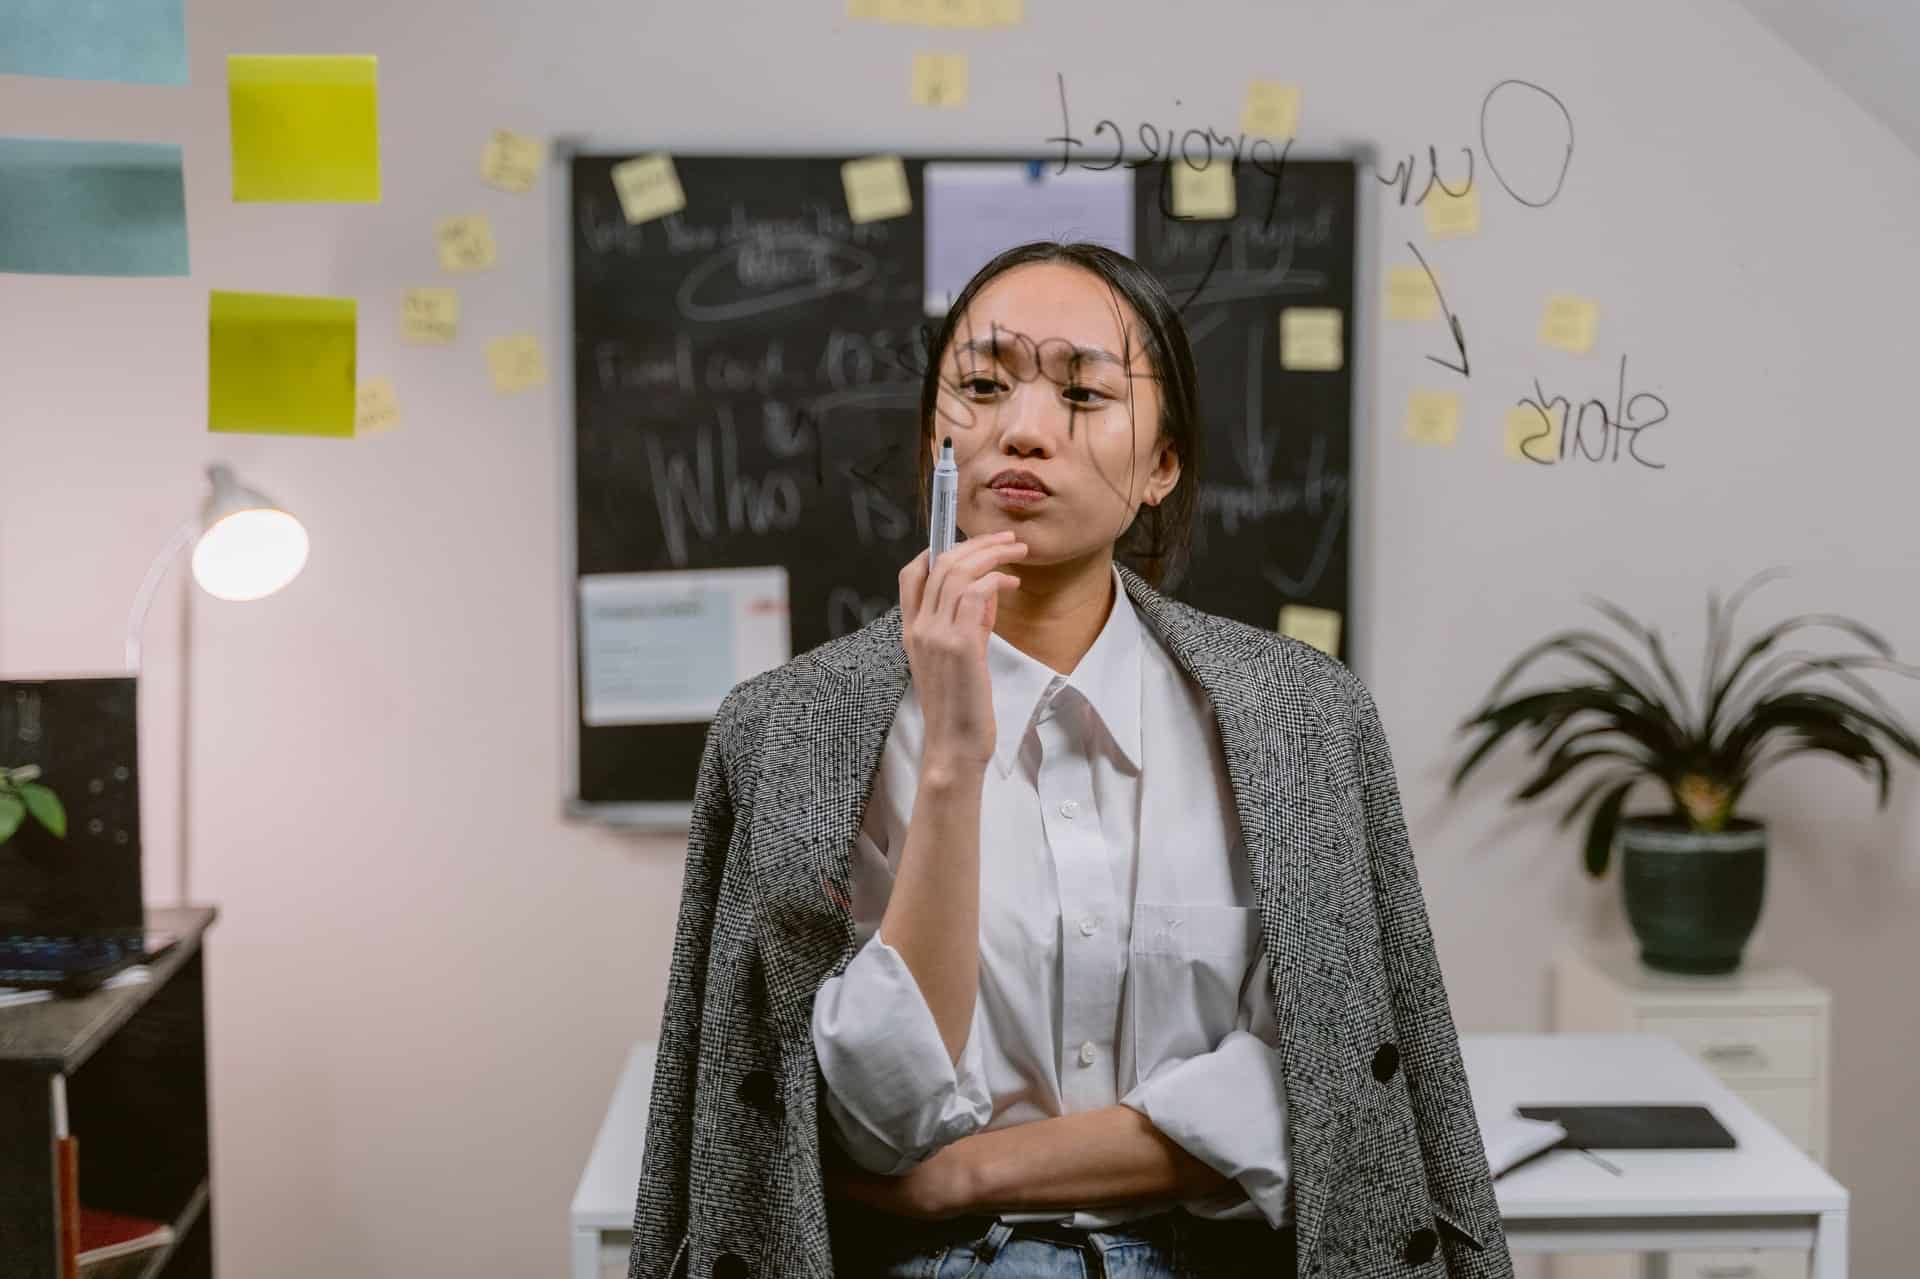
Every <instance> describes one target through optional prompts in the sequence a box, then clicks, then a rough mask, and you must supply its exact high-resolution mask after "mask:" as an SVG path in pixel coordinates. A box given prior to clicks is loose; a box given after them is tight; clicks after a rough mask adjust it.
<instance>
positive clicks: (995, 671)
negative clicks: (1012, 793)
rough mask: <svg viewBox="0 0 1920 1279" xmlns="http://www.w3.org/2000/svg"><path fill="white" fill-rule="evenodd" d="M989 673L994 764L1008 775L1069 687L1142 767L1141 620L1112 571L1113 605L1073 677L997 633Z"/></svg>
mask: <svg viewBox="0 0 1920 1279" xmlns="http://www.w3.org/2000/svg"><path fill="white" fill-rule="evenodd" d="M987 674H988V676H989V677H990V678H991V679H992V681H993V718H994V729H995V747H994V752H993V758H994V763H995V764H996V765H997V766H998V767H999V769H1000V775H1001V776H1002V777H1005V776H1006V775H1007V774H1008V773H1009V772H1011V771H1012V770H1013V765H1014V762H1015V761H1016V760H1017V759H1018V758H1019V755H1020V743H1021V741H1022V740H1023V739H1024V738H1025V737H1026V735H1027V730H1028V729H1030V728H1032V727H1033V722H1034V719H1035V717H1036V716H1037V715H1038V714H1039V713H1040V711H1041V709H1042V707H1043V706H1044V704H1045V702H1046V701H1047V700H1048V699H1049V698H1050V696H1057V695H1058V689H1059V688H1060V687H1064V686H1068V685H1071V686H1072V687H1073V688H1074V689H1075V690H1076V691H1077V692H1078V693H1079V694H1080V695H1081V696H1082V697H1084V698H1086V700H1087V704H1088V705H1090V706H1091V707H1092V708H1093V712H1094V716H1095V718H1096V719H1098V720H1099V722H1100V723H1101V724H1102V725H1103V726H1104V727H1105V728H1106V730H1107V736H1108V737H1110V738H1111V739H1112V741H1113V744H1114V746H1115V747H1117V748H1118V749H1119V751H1120V754H1121V755H1122V756H1124V757H1125V758H1126V761H1127V763H1128V764H1129V765H1131V766H1132V767H1133V768H1134V769H1135V770H1136V771H1138V769H1139V767H1140V697H1141V687H1142V685H1141V681H1140V619H1139V616H1138V614H1137V613H1136V612H1135V611H1134V607H1133V601H1131V600H1129V599H1128V598H1127V588H1126V584H1125V583H1124V582H1122V581H1121V580H1120V573H1119V570H1118V569H1115V570H1113V607H1112V609H1110V610H1109V611H1108V613H1107V621H1106V625H1104V626H1102V627H1101V628H1100V634H1099V635H1097V636H1095V637H1094V641H1093V647H1092V648H1089V649H1088V650H1087V652H1086V655H1085V656H1084V657H1082V658H1081V659H1080V663H1079V665H1077V666H1075V667H1074V668H1073V673H1072V674H1071V675H1062V674H1060V673H1059V672H1058V671H1056V670H1054V669H1053V668H1052V667H1050V666H1048V665H1047V664H1046V663H1045V662H1042V661H1040V660H1039V659H1037V658H1034V657H1029V656H1028V655H1027V654H1025V653H1023V652H1021V651H1020V650H1019V649H1017V648H1015V647H1014V646H1013V645H1011V644H1009V643H1007V641H1005V640H1003V639H1001V638H1000V637H999V636H998V635H995V634H989V635H988V636H987Z"/></svg>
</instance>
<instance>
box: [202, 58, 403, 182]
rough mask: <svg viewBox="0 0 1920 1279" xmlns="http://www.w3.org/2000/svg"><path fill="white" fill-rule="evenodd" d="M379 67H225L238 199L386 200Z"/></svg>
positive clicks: (342, 62)
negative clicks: (382, 185) (382, 189)
mask: <svg viewBox="0 0 1920 1279" xmlns="http://www.w3.org/2000/svg"><path fill="white" fill-rule="evenodd" d="M378 67H379V59H377V58H371V57H282V56H277V55H264V56H261V55H242V54H234V55H232V56H230V57H228V59H227V106H228V111H229V117H230V119H229V124H230V128H231V133H232V150H233V198H234V199H235V200H236V201H242V202H246V201H281V202H317V203H349V204H355V203H357V204H374V203H378V202H379V200H380V129H379V94H378V88H377V84H376V78H377V72H378Z"/></svg>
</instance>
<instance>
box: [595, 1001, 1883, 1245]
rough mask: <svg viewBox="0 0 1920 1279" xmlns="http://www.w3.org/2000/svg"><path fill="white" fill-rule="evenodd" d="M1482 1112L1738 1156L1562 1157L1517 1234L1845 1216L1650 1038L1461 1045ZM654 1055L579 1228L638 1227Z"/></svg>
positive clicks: (1529, 1201)
mask: <svg viewBox="0 0 1920 1279" xmlns="http://www.w3.org/2000/svg"><path fill="white" fill-rule="evenodd" d="M1460 1049H1461V1054H1462V1056H1463V1057H1465V1059H1466V1063H1467V1078H1468V1080H1469V1084H1470V1087H1471V1089H1472V1092H1473V1104H1474V1109H1475V1110H1476V1111H1478V1112H1479V1113H1480V1114H1481V1115H1482V1116H1486V1115H1493V1114H1509V1113H1511V1112H1512V1109H1513V1107H1514V1106H1515V1105H1533V1104H1541V1105H1551V1104H1554V1103H1570V1102H1622V1103H1631V1102H1665V1103H1678V1104H1687V1103H1693V1104H1699V1105H1703V1106H1705V1107H1707V1108H1708V1109H1709V1110H1711V1111H1712V1112H1713V1113H1714V1116H1715V1117H1716V1118H1718V1119H1719V1120H1720V1122H1721V1123H1722V1124H1724V1125H1725V1126H1726V1128H1727V1130H1728V1131H1729V1132H1731V1133H1732V1134H1733V1137H1734V1140H1735V1141H1737V1142H1738V1143H1739V1145H1738V1146H1737V1147H1736V1148H1735V1149H1733V1150H1608V1151H1603V1152H1601V1157H1602V1158H1604V1159H1606V1160H1607V1162H1608V1163H1611V1164H1613V1165H1615V1166H1616V1167H1618V1168H1619V1169H1620V1170H1621V1175H1618V1176H1616V1175H1615V1174H1613V1173H1611V1172H1609V1171H1607V1170H1606V1169H1605V1168H1603V1167H1601V1166H1600V1165H1599V1164H1597V1163H1595V1162H1593V1160H1591V1159H1589V1158H1587V1157H1586V1156H1585V1155H1582V1154H1581V1153H1580V1152H1578V1151H1574V1150H1555V1151H1552V1152H1550V1153H1548V1154H1545V1155H1541V1156H1540V1157H1539V1158H1537V1159H1534V1160H1532V1161H1531V1162H1529V1163H1526V1164H1524V1165H1522V1166H1521V1167H1519V1168H1516V1169H1514V1170H1513V1171H1512V1172H1509V1173H1507V1174H1506V1175H1504V1176H1502V1177H1500V1178H1498V1179H1496V1180H1495V1182H1494V1183H1493V1184H1494V1190H1495V1192H1496V1194H1497V1195H1498V1197H1499V1200H1500V1215H1501V1216H1502V1217H1503V1218H1505V1219H1506V1220H1508V1221H1524V1220H1528V1219H1534V1218H1568V1217H1593V1218H1603V1217H1607V1218H1610V1217H1688V1216H1723V1215H1734V1214H1756V1213H1791V1214H1801V1213H1816V1212H1824V1211H1828V1210H1831V1209H1836V1208H1845V1207H1846V1206H1847V1191H1846V1189H1845V1188H1844V1187H1843V1186H1841V1185H1840V1184H1839V1183H1838V1182H1836V1181H1835V1180H1834V1179H1833V1178H1832V1177H1830V1176H1828V1175H1827V1173H1826V1171H1825V1170H1824V1169H1822V1168H1821V1167H1820V1166H1819V1165H1818V1164H1816V1163H1814V1162H1813V1160H1811V1159H1809V1158H1808V1157H1807V1156H1806V1154H1805V1153H1804V1152H1802V1151H1801V1150H1800V1148H1799V1147H1797V1146H1795V1145H1794V1144H1793V1143H1792V1142H1791V1141H1789V1140H1787V1138H1785V1137H1784V1136H1782V1135H1781V1134H1780V1133H1779V1132H1778V1131H1777V1130H1776V1129H1775V1128H1774V1127H1773V1126H1772V1125H1771V1124H1769V1123H1768V1122H1767V1121H1766V1120H1765V1119H1764V1118H1762V1117H1761V1116H1760V1115H1758V1114H1756V1113H1755V1112H1754V1110H1753V1108H1752V1107H1751V1106H1749V1105H1747V1103H1746V1102H1744V1101H1742V1100H1741V1099H1740V1098H1739V1097H1738V1096H1737V1095H1736V1094H1734V1093H1733V1092H1732V1091H1731V1090H1730V1089H1729V1088H1728V1087H1727V1086H1726V1085H1725V1084H1723V1083H1722V1082H1720V1080H1719V1079H1718V1078H1717V1077H1715V1076H1714V1074H1713V1073H1712V1072H1711V1071H1709V1070H1708V1069H1707V1068H1706V1067H1705V1066H1704V1065H1702V1064H1701V1063H1700V1062H1699V1061H1698V1060H1697V1059H1696V1058H1694V1057H1692V1056H1691V1055H1689V1054H1688V1053H1687V1052H1686V1050H1685V1049H1683V1048H1681V1047H1680V1046H1679V1045H1678V1044H1676V1043H1674V1042H1673V1041H1672V1040H1670V1039H1667V1038H1665V1037H1663V1036H1660V1035H1649V1034H1601V1033H1583V1032H1561V1033H1553V1034H1538V1033H1535V1034H1525V1033H1516V1034H1478V1035H1462V1036H1461V1037H1460ZM654 1051H655V1047H654V1045H653V1044H652V1043H651V1042H646V1041H642V1042H640V1043H637V1044H635V1045H634V1046H633V1049H632V1050H631V1051H630V1052H629V1053H628V1055H627V1061H626V1065H625V1066H624V1067H623V1068H622V1070H621V1072H620V1080H619V1082H618V1083H617V1084H616V1085H615V1086H614V1092H613V1100H612V1102H611V1103H610V1104H609V1105H608V1107H607V1117H606V1119H605V1121H604V1122H602V1124H601V1125H600V1133H599V1136H598V1137H597V1138H596V1139H595V1140H594V1143H593V1153H592V1155H591V1156H589V1157H588V1160H587V1166H586V1169H585V1171H584V1172H582V1173H581V1176H580V1183H579V1186H578V1188H577V1189H576V1190H575V1192H574V1196H573V1224H574V1226H575V1227H588V1228H596V1229H604V1230H626V1229H631V1228H632V1226H633V1207H634V1197H635V1193H636V1191H637V1190H638V1188H639V1184H640V1165H641V1154H642V1150H643V1147H644V1144H645V1141H646V1132H647V1107H648V1104H649V1102H650V1100H651V1094H652V1089H653V1061H654Z"/></svg>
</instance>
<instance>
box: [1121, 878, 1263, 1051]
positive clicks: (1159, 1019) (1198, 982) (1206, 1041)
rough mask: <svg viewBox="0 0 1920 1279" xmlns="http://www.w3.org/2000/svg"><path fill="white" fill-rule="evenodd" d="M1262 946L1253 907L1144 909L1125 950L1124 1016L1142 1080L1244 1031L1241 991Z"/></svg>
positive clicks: (1162, 905) (1136, 913) (1162, 906)
mask: <svg viewBox="0 0 1920 1279" xmlns="http://www.w3.org/2000/svg"><path fill="white" fill-rule="evenodd" d="M1259 941H1260V912H1259V911H1258V910H1257V909H1256V908H1254V907H1251V906H1213V905H1188V904H1175V903H1151V902H1141V903H1138V904H1136V905H1135V907H1134V915H1133V935H1132V939H1131V940H1130V942H1129V943H1128V947H1127V992H1128V993H1127V1011H1128V1014H1129V1020H1130V1021H1131V1022H1132V1027H1133V1051H1134V1062H1135V1066H1136V1068H1137V1070H1138V1072H1139V1077H1140V1078H1142V1079H1145V1078H1146V1077H1147V1076H1148V1075H1150V1074H1152V1073H1153V1070H1154V1068H1155V1067H1156V1066H1158V1065H1160V1064H1161V1063H1162V1062H1164V1061H1166V1060H1168V1059H1170V1058H1185V1057H1195V1056H1198V1055H1200V1054H1201V1053H1207V1052H1212V1051H1213V1049H1214V1048H1215V1047H1217V1046H1218V1045H1219V1043H1220V1041H1221V1040H1222V1039H1224V1038H1226V1036H1227V1032H1228V1031H1231V1030H1233V1029H1234V1028H1235V1027H1236V1026H1238V1025H1239V1024H1240V1016H1239V1008H1240V995H1241V987H1242V985H1243V983H1244V982H1245V980H1246V977H1247V970H1248V967H1249V966H1250V965H1251V964H1252V962H1253V958H1254V955H1255V953H1256V952H1257V950H1258V947H1259Z"/></svg>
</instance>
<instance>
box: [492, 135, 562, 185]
mask: <svg viewBox="0 0 1920 1279" xmlns="http://www.w3.org/2000/svg"><path fill="white" fill-rule="evenodd" d="M546 162H547V146H546V143H544V142H542V141H541V140H540V139H538V138H529V137H525V136H523V135H521V134H518V133H512V132H509V131H508V130H506V129H495V130H494V131H493V132H492V133H491V134H489V135H488V136H487V145H486V146H484V147H482V148H481V150H480V177H481V180H482V181H484V182H486V183H487V185H489V186H495V187H498V188H500V189H501V190H502V191H512V192H514V193H515V194H520V195H524V194H525V193H526V192H528V191H531V190H533V184H534V182H535V181H537V180H538V179H539V177H540V168H541V166H542V165H544V164H545V163H546Z"/></svg>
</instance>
